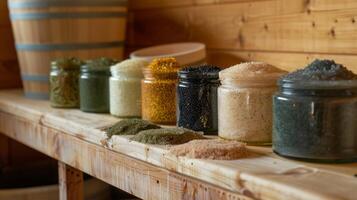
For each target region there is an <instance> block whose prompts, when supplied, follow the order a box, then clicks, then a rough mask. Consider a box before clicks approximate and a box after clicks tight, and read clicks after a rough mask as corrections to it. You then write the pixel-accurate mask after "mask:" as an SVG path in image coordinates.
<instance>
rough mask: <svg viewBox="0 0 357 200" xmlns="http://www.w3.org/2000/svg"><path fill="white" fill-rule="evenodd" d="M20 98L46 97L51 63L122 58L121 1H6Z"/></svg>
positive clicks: (124, 3)
mask: <svg viewBox="0 0 357 200" xmlns="http://www.w3.org/2000/svg"><path fill="white" fill-rule="evenodd" d="M8 7H9V10H10V19H11V24H12V28H13V32H14V36H15V41H16V50H17V55H18V58H19V62H20V68H21V77H22V81H23V86H24V92H25V96H26V97H29V98H34V99H47V98H48V91H49V83H48V74H49V71H50V62H51V60H53V59H55V58H58V57H68V56H76V57H79V58H81V59H92V58H96V57H102V56H105V57H112V58H117V59H122V57H123V49H124V39H125V27H126V15H127V0H8Z"/></svg>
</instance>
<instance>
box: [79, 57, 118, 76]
mask: <svg viewBox="0 0 357 200" xmlns="http://www.w3.org/2000/svg"><path fill="white" fill-rule="evenodd" d="M116 63H118V60H115V59H111V58H105V57H102V58H98V59H94V60H87V61H86V63H85V64H84V65H82V66H81V71H82V72H110V67H111V66H112V65H115V64H116Z"/></svg>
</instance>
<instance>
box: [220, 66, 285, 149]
mask: <svg viewBox="0 0 357 200" xmlns="http://www.w3.org/2000/svg"><path fill="white" fill-rule="evenodd" d="M285 73H286V72H285V71H283V70H281V69H279V68H276V67H274V66H271V65H269V64H266V63H263V62H251V63H242V64H239V65H235V66H232V67H230V68H227V69H225V70H222V71H221V72H220V73H219V78H220V81H221V86H220V87H219V88H218V135H219V136H220V137H221V138H224V139H230V140H238V141H241V142H245V143H247V144H252V145H267V144H271V140H272V116H273V111H272V110H273V109H272V99H273V94H274V93H275V92H276V91H277V80H278V78H279V77H280V76H281V75H283V74H285Z"/></svg>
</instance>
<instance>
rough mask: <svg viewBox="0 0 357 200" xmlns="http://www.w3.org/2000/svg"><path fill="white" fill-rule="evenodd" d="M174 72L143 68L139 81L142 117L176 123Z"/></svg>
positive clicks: (164, 122) (163, 122) (161, 122)
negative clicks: (142, 76)
mask: <svg viewBox="0 0 357 200" xmlns="http://www.w3.org/2000/svg"><path fill="white" fill-rule="evenodd" d="M176 84H177V71H176V72H157V71H152V70H151V69H150V68H145V69H144V79H143V80H142V82H141V90H142V92H141V96H142V118H143V119H144V120H148V121H151V122H153V123H157V124H165V125H174V124H176Z"/></svg>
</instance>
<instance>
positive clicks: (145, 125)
mask: <svg viewBox="0 0 357 200" xmlns="http://www.w3.org/2000/svg"><path fill="white" fill-rule="evenodd" d="M159 128H161V127H160V126H158V125H155V124H153V123H150V122H148V121H146V120H142V119H124V120H121V121H119V122H118V123H116V124H114V125H113V126H111V127H109V128H107V129H106V130H105V131H106V134H107V136H108V138H111V137H112V136H113V135H135V134H137V133H139V132H140V131H143V130H148V129H159Z"/></svg>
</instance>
